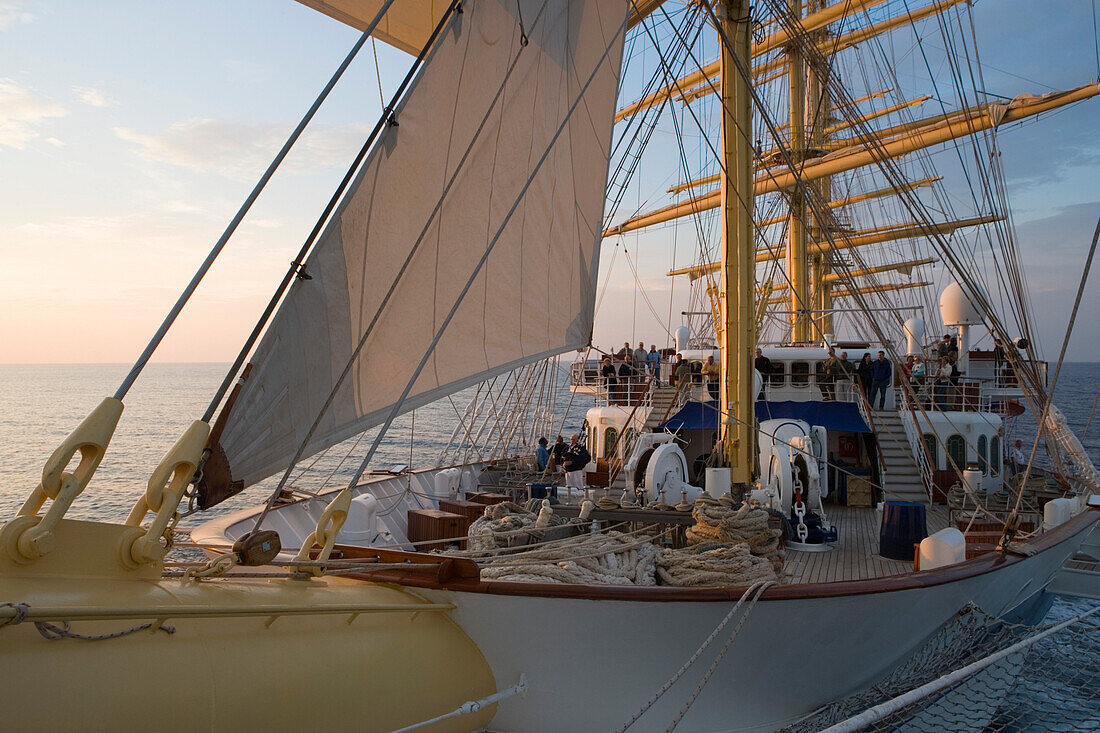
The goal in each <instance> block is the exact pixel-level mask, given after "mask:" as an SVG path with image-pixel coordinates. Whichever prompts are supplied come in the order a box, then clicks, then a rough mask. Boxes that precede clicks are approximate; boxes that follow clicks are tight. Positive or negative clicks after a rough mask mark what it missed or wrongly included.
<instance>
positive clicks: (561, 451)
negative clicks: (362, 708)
mask: <svg viewBox="0 0 1100 733" xmlns="http://www.w3.org/2000/svg"><path fill="white" fill-rule="evenodd" d="M565 448H566V445H565V438H563V437H561V436H560V435H559V436H558V438H557V440H555V441H554V447H553V448H551V449H550V456H551V457H552V458H553V461H552V462H551V464H550V470H551V471H556V470H557V469H558V468H560V467H561V461H562V457H563V456H564V455H565Z"/></svg>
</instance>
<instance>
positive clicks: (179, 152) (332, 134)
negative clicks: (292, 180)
mask: <svg viewBox="0 0 1100 733" xmlns="http://www.w3.org/2000/svg"><path fill="white" fill-rule="evenodd" d="M289 131H290V128H289V126H287V125H283V124H276V123H262V124H254V125H250V124H242V123H235V122H225V121H222V120H211V119H194V120H187V121H185V122H177V123H175V124H173V125H170V126H169V127H168V128H166V129H165V130H164V131H162V132H159V133H153V134H150V133H144V132H139V131H138V130H134V129H132V128H128V127H116V128H115V134H116V135H117V136H118V137H119V138H120V139H121V140H124V141H126V142H129V143H133V144H134V146H135V147H136V148H137V152H138V155H140V156H141V157H142V158H144V159H145V160H147V161H150V162H155V163H168V164H169V165H174V166H179V167H181V168H189V169H191V170H196V171H212V172H215V173H218V174H220V175H223V176H226V177H227V178H236V179H251V178H255V177H256V176H257V175H258V174H259V173H260V172H261V171H263V170H264V169H265V168H266V167H267V165H268V163H270V162H271V159H272V158H273V157H274V156H275V153H276V152H277V151H278V150H279V147H280V146H281V145H282V144H283V142H284V140H285V139H286V136H287V134H288V133H289ZM366 134H367V128H366V127H365V126H363V125H317V126H316V127H314V128H313V129H311V130H307V131H306V133H305V134H303V135H302V137H301V139H300V140H299V141H298V143H297V145H295V149H294V151H292V153H291V155H290V157H289V158H288V159H287V162H286V164H285V165H286V167H287V168H288V169H290V170H292V171H294V172H297V173H306V172H311V171H315V170H318V169H321V168H324V167H326V166H329V165H333V164H337V163H346V162H349V161H350V159H351V157H352V156H353V155H354V152H355V151H356V150H358V148H359V147H360V146H361V145H362V144H363V140H364V139H365V137H366Z"/></svg>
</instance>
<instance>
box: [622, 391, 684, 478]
mask: <svg viewBox="0 0 1100 733" xmlns="http://www.w3.org/2000/svg"><path fill="white" fill-rule="evenodd" d="M650 399H651V407H650V408H649V414H648V415H646V419H645V426H644V428H643V430H642V432H643V433H648V432H653V431H655V430H656V429H657V426H658V425H660V424H661V423H663V422H664V421H665V420H667V419H668V418H670V417H672V416H673V415H674V414H676V408H675V402H676V388H675V387H670V386H668V385H665V386H663V387H656V388H654V389H653V391H652V392H651V393H650ZM638 409H639V410H641V409H644V408H643V407H639V408H638ZM627 457H629V456H627ZM628 484H629V482H628V481H627V474H626V471H622V470H620V471H619V472H618V473H617V474H615V478H614V479H612V481H611V494H612V496H619V495H621V494H622V492H623V491H625V490H626V488H627V486H628Z"/></svg>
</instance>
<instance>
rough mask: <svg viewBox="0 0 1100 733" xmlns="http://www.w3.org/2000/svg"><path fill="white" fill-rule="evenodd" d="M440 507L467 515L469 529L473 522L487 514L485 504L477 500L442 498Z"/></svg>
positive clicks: (443, 509) (453, 512) (442, 509)
mask: <svg viewBox="0 0 1100 733" xmlns="http://www.w3.org/2000/svg"><path fill="white" fill-rule="evenodd" d="M439 508H440V510H441V511H445V512H451V513H452V514H461V515H462V516H463V517H465V518H466V529H467V530H469V528H470V525H471V524H473V523H474V522H476V521H477V520H478V519H480V518H481V517H482V516H484V515H485V505H484V504H478V503H477V502H476V501H466V500H465V499H440V500H439Z"/></svg>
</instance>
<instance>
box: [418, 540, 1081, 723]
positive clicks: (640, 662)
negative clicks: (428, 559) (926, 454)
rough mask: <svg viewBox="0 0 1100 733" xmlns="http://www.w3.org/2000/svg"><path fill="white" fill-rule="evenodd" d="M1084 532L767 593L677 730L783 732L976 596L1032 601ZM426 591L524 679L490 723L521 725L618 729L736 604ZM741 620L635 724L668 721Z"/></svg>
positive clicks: (910, 648) (1000, 604) (510, 677)
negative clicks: (891, 583) (938, 578)
mask: <svg viewBox="0 0 1100 733" xmlns="http://www.w3.org/2000/svg"><path fill="white" fill-rule="evenodd" d="M1079 539H1081V538H1080V537H1078V538H1076V539H1075V540H1069V541H1066V542H1063V543H1062V544H1061V545H1059V546H1057V547H1053V548H1050V549H1049V550H1047V551H1045V552H1043V553H1041V554H1040V555H1037V556H1035V557H1032V558H1028V559H1026V560H1024V561H1022V562H1017V563H1013V564H1010V565H1006V566H1005V567H1003V568H1001V569H999V570H995V571H992V572H987V573H984V574H981V575H976V576H973V577H970V578H966V579H963V580H959V581H955V582H947V583H943V584H940V585H935V586H932V587H926V588H914V589H911V590H904V591H895V592H883V593H867V594H863V595H845V596H840V597H832V598H806V599H800V600H773V601H768V600H761V601H760V602H759V603H758V604H757V605H756V607H755V608H753V610H752V612H751V613H750V614H749V618H748V620H747V621H746V623H745V625H744V627H743V628H742V629H741V630H740V632H739V633H738V636H737V639H736V641H735V642H734V643H733V645H732V646H731V647H730V649H729V652H728V654H727V655H726V657H725V658H724V659H723V661H722V662H721V663H720V664H719V666H718V668H717V669H716V671H715V673H714V676H713V677H711V679H710V681H709V683H708V685H707V687H706V688H705V689H704V690H703V692H702V693H701V694H700V695H699V697H698V699H697V700H696V701H695V703H694V705H693V706H692V707H691V709H690V711H689V712H688V714H687V715H686V716H685V717H684V719H683V722H682V723H681V724H680V725H679V726H678V727H677V728H676V730H677V731H681V732H683V733H689V732H692V733H701V732H703V731H711V732H713V731H770V730H775V729H777V728H780V727H782V726H783V725H786V724H789V723H791V722H793V721H795V720H797V719H798V718H800V717H802V716H804V715H806V714H808V713H810V712H812V711H813V710H814V709H816V708H817V707H819V706H821V705H823V704H825V703H828V702H830V701H832V700H835V699H837V698H841V697H844V696H846V695H849V694H851V693H854V692H856V691H858V690H860V689H863V688H865V687H866V686H868V685H869V684H871V683H872V682H874V681H876V680H877V679H879V678H881V677H882V676H883V675H885V674H886V673H888V672H889V671H890V670H891V669H893V668H894V667H895V666H897V665H898V664H899V663H901V662H902V661H904V660H905V659H906V658H907V657H908V656H910V655H911V654H912V653H913V652H914V651H915V650H916V649H917V648H918V647H920V646H921V644H923V643H924V642H925V641H926V640H927V639H928V638H929V637H930V636H931V635H933V634H934V633H935V632H936V631H937V630H938V629H939V628H941V627H942V626H943V625H944V624H946V623H947V622H948V621H950V619H951V618H952V617H953V616H954V615H955V614H956V613H957V612H958V611H959V610H960V609H962V608H964V607H965V606H966V605H967V604H975V605H977V606H980V607H981V608H982V609H984V610H986V611H988V612H990V613H993V614H996V615H999V616H1004V615H1011V614H1012V613H1013V612H1014V611H1015V610H1017V609H1021V608H1023V607H1025V606H1026V605H1027V604H1028V603H1029V602H1030V601H1033V599H1034V597H1035V596H1036V595H1037V594H1039V593H1041V592H1042V590H1043V587H1044V585H1045V583H1046V579H1048V578H1050V577H1051V576H1052V575H1053V573H1054V572H1055V571H1056V570H1057V569H1058V568H1059V567H1060V566H1061V564H1062V562H1064V561H1065V559H1066V558H1067V557H1069V556H1070V555H1071V554H1072V553H1073V551H1074V548H1075V547H1076V545H1077V543H1078V540H1079ZM818 587H819V588H825V587H827V586H824V585H822V586H818ZM424 593H425V595H426V596H427V597H428V598H430V599H431V600H436V601H449V602H453V603H455V604H456V605H457V606H458V608H457V609H456V610H455V611H454V612H453V613H452V617H453V618H454V619H455V621H457V622H458V624H459V625H460V626H461V627H462V628H463V630H465V631H466V633H467V634H469V635H470V637H471V639H473V641H474V643H475V644H477V646H478V647H479V648H480V649H481V651H482V653H483V654H484V655H485V657H486V659H487V660H488V662H489V664H490V666H491V667H492V669H493V675H494V677H495V678H496V679H497V681H498V683H499V684H511V683H512V682H513V681H514V680H516V679H518V678H519V676H520V675H521V674H525V675H526V676H527V680H528V686H529V687H528V692H527V693H526V695H525V696H523V697H522V698H513V699H511V700H509V701H507V702H504V703H502V704H501V705H500V710H499V712H498V713H497V715H496V716H495V718H494V719H493V722H492V724H491V725H490V728H489V729H490V730H492V731H502V732H503V731H516V732H517V733H518V732H519V731H522V732H523V733H540V732H543V731H545V732H546V733H552V732H558V731H581V730H592V731H595V730H601V731H602V730H617V729H618V728H619V727H620V726H621V725H622V724H624V723H625V722H626V721H627V720H629V719H630V717H631V716H632V715H633V714H634V713H635V712H636V711H637V710H638V709H639V708H640V707H641V706H642V705H643V704H644V703H645V701H646V700H647V699H648V698H649V697H650V696H651V695H652V694H653V693H654V692H656V691H657V690H658V689H659V688H660V687H661V686H662V685H663V684H664V683H665V681H666V680H668V679H669V678H670V677H671V676H672V675H673V674H674V673H675V672H676V671H677V670H678V669H679V668H680V666H681V665H682V664H683V663H684V662H685V661H687V659H688V658H689V657H690V656H691V655H692V654H693V653H694V652H695V650H696V649H697V648H698V647H699V645H700V644H702V642H703V641H704V639H706V638H707V636H708V635H709V634H710V633H711V631H712V630H713V629H714V628H715V626H717V624H718V623H719V622H720V621H721V620H722V618H723V617H724V616H725V615H726V613H728V612H729V610H730V608H731V607H732V605H733V604H732V602H639V601H613V600H581V599H568V598H546V597H516V596H501V595H493V594H485V593H466V592H455V591H450V590H426V591H424ZM733 625H734V624H733V623H731V624H730V625H728V626H727V627H726V628H725V629H724V630H723V633H722V634H720V635H719V636H718V638H717V639H716V640H715V642H714V643H713V644H712V645H711V647H709V648H708V650H707V652H705V653H704V654H703V655H702V656H701V657H700V659H699V660H698V662H697V663H696V664H695V665H694V667H693V668H692V669H691V670H690V671H688V672H687V674H685V675H684V677H683V678H682V679H681V680H680V681H679V682H677V683H676V684H675V685H674V686H673V687H672V688H671V689H670V690H669V692H668V693H666V694H665V695H664V697H663V698H662V699H661V700H659V701H658V702H657V703H656V704H655V705H654V706H653V707H652V708H651V709H650V710H649V711H648V712H647V713H646V714H645V715H644V716H643V717H642V718H641V719H640V720H639V721H638V722H637V723H636V724H635V725H634V726H632V727H631V728H630V730H631V731H663V730H665V729H666V728H667V726H668V725H669V723H670V722H671V721H672V720H673V718H674V717H675V716H676V714H677V712H678V711H679V710H680V707H681V706H682V705H683V704H684V702H685V701H686V700H687V698H688V696H689V695H690V693H691V691H692V690H693V689H694V688H695V686H696V685H697V684H698V682H699V680H700V679H701V678H702V675H703V673H704V671H705V670H706V668H707V667H708V666H710V664H711V663H712V662H713V660H714V657H715V654H716V653H717V651H718V649H719V648H720V647H721V646H722V644H723V643H724V642H725V640H726V638H727V637H728V634H729V632H730V631H731V630H732V628H733Z"/></svg>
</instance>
